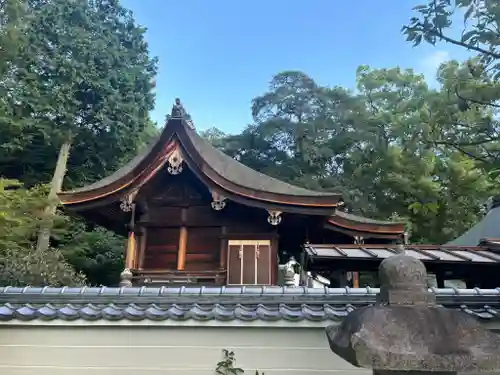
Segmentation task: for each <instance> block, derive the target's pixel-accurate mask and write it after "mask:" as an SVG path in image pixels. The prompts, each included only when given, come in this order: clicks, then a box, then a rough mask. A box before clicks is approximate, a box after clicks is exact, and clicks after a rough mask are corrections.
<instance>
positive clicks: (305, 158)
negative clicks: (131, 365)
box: [0, 0, 500, 286]
mask: <svg viewBox="0 0 500 375" xmlns="http://www.w3.org/2000/svg"><path fill="white" fill-rule="evenodd" d="M457 15H458V17H457ZM462 18H463V20H464V21H465V22H462ZM455 19H458V20H459V22H458V23H457V22H454V23H452V20H455ZM464 25H465V26H464ZM144 33H145V29H143V28H141V27H139V26H137V24H136V23H135V20H134V18H133V15H132V14H131V12H130V11H128V10H127V9H125V8H123V7H122V6H121V5H120V2H119V1H118V0H0V51H1V53H0V285H54V286H56V285H64V284H65V285H75V284H91V285H115V284H117V282H118V279H119V273H120V272H121V271H122V270H123V251H124V245H125V239H124V238H122V237H119V236H117V235H115V234H113V233H111V232H109V231H107V230H105V229H103V228H99V227H96V226H95V225H92V224H90V223H86V222H85V221H83V220H82V219H79V218H75V217H70V216H68V215H67V214H65V213H64V212H62V211H61V210H60V207H58V205H57V199H56V195H55V193H56V192H57V191H58V190H60V189H61V186H62V188H63V189H64V190H68V189H72V188H76V187H80V186H83V185H85V184H88V183H91V182H94V181H96V180H99V179H101V178H103V177H105V176H106V175H108V174H110V173H112V172H113V171H115V170H116V169H118V168H119V167H120V166H122V165H123V164H124V163H126V162H127V161H129V160H130V159H131V158H132V157H134V156H135V155H136V153H137V152H138V151H139V150H140V149H141V148H143V147H145V146H146V145H147V144H148V143H149V142H151V140H153V139H154V138H155V136H157V135H158V134H159V131H160V127H161V126H162V125H163V124H155V123H153V121H152V120H151V119H150V117H149V113H150V111H151V110H152V109H153V108H154V99H155V98H154V93H153V89H154V86H155V75H156V73H157V60H156V59H155V58H154V57H152V56H150V55H149V51H148V46H147V43H146V41H145V39H144ZM394 33H401V37H402V38H406V39H407V40H408V43H414V44H415V48H418V45H419V44H420V43H430V44H436V43H443V42H446V43H452V44H455V45H457V46H461V47H463V48H464V49H468V50H469V51H470V59H469V60H467V61H449V62H446V63H444V64H442V65H441V67H440V68H439V70H438V71H437V72H436V77H437V82H438V84H437V85H433V86H432V87H430V86H429V84H428V83H427V82H426V80H425V79H424V77H423V76H422V75H419V74H416V73H415V72H413V71H412V70H404V69H401V68H398V67H387V68H386V69H373V68H370V66H360V67H359V68H358V69H357V70H356V71H353V72H352V74H353V75H356V78H357V88H356V89H355V90H349V89H346V88H344V87H322V86H320V85H318V84H317V83H316V82H315V81H314V79H313V78H311V77H309V76H308V75H307V72H299V71H284V72H277V74H276V75H275V76H274V77H270V78H271V80H270V83H269V87H268V91H267V92H264V93H262V95H261V96H259V97H257V98H253V99H252V98H249V101H250V100H251V104H250V105H249V107H250V108H249V110H251V111H252V115H253V123H251V124H248V125H247V126H246V128H245V129H244V130H243V131H242V132H241V133H240V134H224V133H222V132H221V131H219V130H218V129H216V128H212V129H209V130H206V131H203V132H201V133H202V135H203V136H204V137H206V138H207V139H209V140H210V141H211V142H212V143H213V144H214V145H215V146H216V147H218V148H220V149H221V150H223V151H224V152H226V153H227V154H229V155H230V156H232V157H234V158H236V159H238V160H239V161H241V162H242V163H244V164H246V165H248V166H250V167H252V168H254V169H256V170H258V171H260V172H263V173H266V174H269V175H271V176H273V177H277V178H279V179H282V180H284V181H287V182H291V183H293V184H296V185H299V186H304V187H307V188H311V189H316V190H327V191H335V192H339V193H342V194H343V196H344V199H345V200H346V209H347V210H348V211H349V212H352V213H359V214H361V215H364V216H368V217H371V218H376V219H385V220H387V219H397V220H404V221H405V222H406V223H407V226H408V230H409V232H410V233H411V237H410V239H411V242H413V243H435V244H441V243H445V242H446V241H448V240H450V239H453V238H454V237H456V236H458V235H460V234H462V233H463V232H464V231H465V230H466V229H468V228H469V227H470V226H471V225H472V224H473V223H475V222H476V221H477V220H478V219H479V218H480V217H481V215H483V214H484V203H485V202H486V200H487V199H488V197H490V196H492V195H494V194H498V193H499V192H500V191H499V188H498V183H499V175H500V124H499V117H498V115H499V110H500V100H499V99H500V82H499V79H500V3H498V2H494V1H488V0H483V1H480V0H436V1H430V2H429V3H428V4H426V3H423V4H422V5H420V6H418V7H416V8H415V9H413V10H412V9H408V23H407V25H405V26H404V27H403V29H402V30H394ZM454 35H458V38H455V37H454ZM332 37H333V36H332ZM339 58H341V56H340V57H339ZM193 90H196V88H195V87H194V88H193ZM227 90H228V94H229V95H230V90H231V88H230V87H228V88H227ZM181 99H182V98H181ZM186 107H187V110H188V111H189V103H186ZM164 110H165V113H167V112H168V111H169V110H170V108H165V109H164ZM193 120H194V123H195V125H196V118H194V119H193ZM49 239H50V241H49Z"/></svg>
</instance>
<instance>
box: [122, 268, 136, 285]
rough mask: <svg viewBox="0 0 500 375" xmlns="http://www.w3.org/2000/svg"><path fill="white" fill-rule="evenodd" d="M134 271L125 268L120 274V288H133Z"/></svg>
mask: <svg viewBox="0 0 500 375" xmlns="http://www.w3.org/2000/svg"><path fill="white" fill-rule="evenodd" d="M132 277H133V274H132V271H130V270H129V269H128V268H125V269H124V270H123V271H122V273H121V274H120V286H124V287H131V286H132Z"/></svg>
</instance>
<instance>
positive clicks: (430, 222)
mask: <svg viewBox="0 0 500 375" xmlns="http://www.w3.org/2000/svg"><path fill="white" fill-rule="evenodd" d="M357 81H358V87H357V91H356V92H355V93H354V92H349V91H346V90H344V89H342V88H326V87H321V86H319V85H317V84H316V83H315V82H314V81H312V79H311V78H309V77H307V76H306V75H305V74H303V73H300V72H284V73H281V74H278V75H277V76H276V77H275V78H274V79H273V81H272V84H271V86H270V89H269V91H268V92H266V93H265V94H264V95H262V96H259V97H258V98H256V99H255V100H254V116H255V123H254V124H252V125H250V126H248V127H247V128H246V129H245V130H244V131H243V132H242V133H241V134H239V135H235V136H227V137H226V138H225V139H224V141H220V140H219V139H218V140H217V144H219V145H220V146H221V148H222V149H223V150H224V151H225V152H227V153H228V154H230V155H231V156H233V157H235V158H237V159H238V160H240V161H241V162H243V163H244V164H246V165H248V166H250V167H252V168H255V169H258V170H260V171H263V172H265V173H268V174H270V175H272V176H274V177H277V178H281V179H283V180H285V181H287V182H291V183H294V184H297V185H300V186H304V187H309V188H313V189H323V190H326V189H327V190H332V191H337V192H339V193H342V195H343V196H344V198H345V199H346V206H347V208H348V209H349V210H350V211H351V212H353V213H358V214H361V215H365V216H369V217H373V218H379V219H383V220H387V219H394V218H397V219H402V220H405V221H407V222H408V223H409V226H410V227H411V229H412V241H414V242H424V243H425V242H427V243H428V242H433V243H443V242H446V241H447V240H449V239H451V238H453V237H455V236H457V235H459V234H461V233H462V232H463V231H464V230H465V229H467V228H468V227H469V226H470V225H471V224H472V223H473V222H474V221H475V220H476V219H477V217H478V215H479V211H480V206H481V204H482V203H483V202H484V201H485V200H486V199H487V197H488V196H489V195H490V194H491V193H492V191H493V188H494V184H493V181H492V180H491V179H490V178H489V176H488V175H487V174H485V173H483V171H482V169H481V168H480V166H481V165H480V164H478V162H477V161H474V160H469V159H468V158H464V156H463V155H462V153H460V152H459V151H458V150H456V149H454V148H452V147H449V146H447V145H444V144H441V143H440V142H439V140H440V139H441V138H440V135H441V133H439V132H438V131H437V130H436V129H445V128H449V127H450V125H449V123H448V122H449V119H450V118H452V119H453V118H462V117H463V116H469V117H470V118H472V117H473V116H474V115H477V113H476V112H477V111H475V110H472V109H470V110H466V111H462V110H460V109H459V108H458V106H457V105H456V100H455V99H454V98H450V97H449V95H448V93H447V90H446V87H447V85H449V83H450V82H449V77H447V76H444V75H443V76H442V80H441V82H442V85H443V89H442V90H441V89H440V90H434V89H430V88H429V87H428V85H427V83H426V82H425V79H424V77H423V76H421V75H418V74H415V73H414V72H413V71H411V70H402V69H399V68H393V69H370V68H369V67H367V66H361V67H360V68H358V71H357ZM447 121H448V122H447ZM458 181H460V183H458Z"/></svg>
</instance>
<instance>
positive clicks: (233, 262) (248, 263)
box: [227, 240, 273, 285]
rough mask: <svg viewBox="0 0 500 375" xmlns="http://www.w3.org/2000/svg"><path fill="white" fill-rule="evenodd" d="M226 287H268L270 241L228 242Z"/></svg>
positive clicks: (269, 278) (270, 272) (269, 280)
mask: <svg viewBox="0 0 500 375" xmlns="http://www.w3.org/2000/svg"><path fill="white" fill-rule="evenodd" d="M227 248H228V254H227V259H228V265H227V283H228V285H270V284H271V283H272V265H273V262H272V247H271V241H270V240H229V241H228V245H227Z"/></svg>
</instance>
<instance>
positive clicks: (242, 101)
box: [122, 0, 466, 133]
mask: <svg viewBox="0 0 500 375" xmlns="http://www.w3.org/2000/svg"><path fill="white" fill-rule="evenodd" d="M425 1H426V0H420V1H419V0H378V1H374V0H349V1H343V0H311V1H310V2H303V1H299V0H288V1H285V0H267V1H265V0H252V1H248V0H232V1H230V0H184V1H179V2H177V1H167V0H122V4H123V5H124V6H125V7H127V8H129V9H131V10H132V11H133V13H134V16H135V19H136V22H137V23H138V24H139V25H141V26H144V27H146V28H147V33H146V40H147V42H148V44H149V48H150V53H151V55H152V56H156V57H158V59H159V73H158V77H157V81H156V107H155V110H154V111H153V112H152V114H151V115H152V118H153V120H155V121H157V122H158V124H159V125H163V123H164V118H165V115H166V114H168V113H170V110H171V107H172V104H173V101H174V99H175V98H176V97H179V98H180V99H181V101H182V102H183V104H184V106H185V108H186V110H187V111H188V112H189V113H190V114H191V116H192V118H193V121H194V124H195V125H196V127H197V129H199V130H204V129H208V128H211V127H216V128H218V129H220V130H222V131H224V132H227V133H237V132H240V131H241V130H243V129H244V127H245V126H246V125H248V124H250V123H251V122H252V117H251V111H250V106H251V100H252V99H253V98H254V97H256V96H259V95H262V94H263V93H265V92H266V89H267V87H268V84H269V82H270V80H271V79H272V77H273V76H274V75H275V74H277V73H279V72H281V71H284V70H300V71H303V72H304V73H306V74H308V75H309V76H310V77H312V78H313V79H314V80H315V81H316V82H317V83H318V84H321V85H325V86H336V85H341V86H344V87H348V88H355V78H356V77H355V73H356V68H357V67H358V66H359V65H369V66H371V67H374V68H393V67H396V66H400V67H402V68H413V69H415V70H416V71H417V72H420V73H423V74H425V76H426V78H427V79H428V81H429V82H430V83H431V84H432V81H433V78H434V76H435V72H436V69H437V67H438V66H439V65H440V64H441V63H442V62H444V61H447V60H450V59H464V58H465V57H466V56H465V53H466V52H465V51H462V50H460V49H458V48H456V47H453V46H451V45H444V44H443V45H438V46H436V47H434V46H430V45H427V44H422V45H421V46H419V47H416V48H414V47H413V46H412V44H411V43H409V42H406V41H405V36H404V35H402V34H401V27H402V26H403V25H404V24H406V23H408V20H409V19H410V17H411V16H412V15H413V11H412V8H413V7H414V6H415V5H418V4H421V3H423V2H425Z"/></svg>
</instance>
